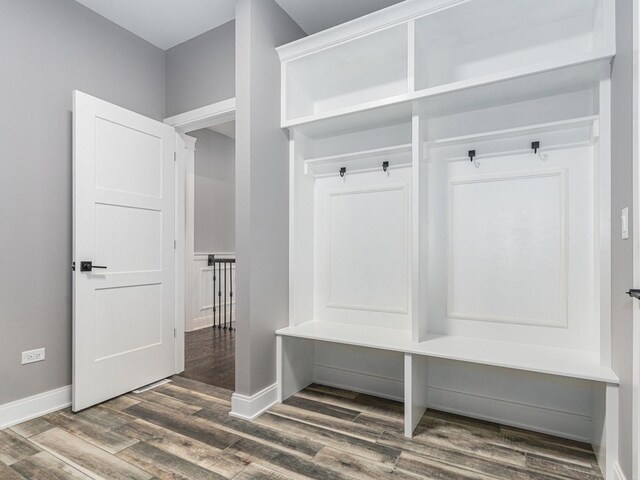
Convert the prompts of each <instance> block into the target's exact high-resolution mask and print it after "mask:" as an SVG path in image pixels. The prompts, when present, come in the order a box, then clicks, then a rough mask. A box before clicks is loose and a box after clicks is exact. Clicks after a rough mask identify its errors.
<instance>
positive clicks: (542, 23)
mask: <svg viewBox="0 0 640 480" xmlns="http://www.w3.org/2000/svg"><path fill="white" fill-rule="evenodd" d="M609 5H610V4H609V2H608V1H607V0H563V1H561V2H558V1H556V0H522V1H517V2H514V1H512V0H489V1H471V2H463V3H462V4H459V5H455V6H453V7H451V8H447V9H444V10H442V11H440V12H436V13H434V14H432V15H427V16H424V17H422V18H419V19H417V20H416V23H415V31H416V34H415V37H416V46H415V51H416V57H415V88H416V90H423V89H430V88H434V87H440V86H445V85H447V86H452V85H455V84H457V83H459V82H483V81H486V80H487V79H490V78H491V77H492V76H498V77H501V76H502V77H507V76H512V75H511V74H510V73H508V72H519V73H524V72H526V71H536V70H542V69H544V68H545V65H563V64H571V63H576V62H578V63H580V62H583V61H587V60H589V59H592V58H596V57H598V56H602V55H606V54H608V53H609V52H610V51H611V50H613V48H612V45H611V44H610V38H611V37H610V35H609V36H607V33H609V32H607V30H611V22H612V13H611V11H609V10H608V7H609ZM483 79H484V80H483Z"/></svg>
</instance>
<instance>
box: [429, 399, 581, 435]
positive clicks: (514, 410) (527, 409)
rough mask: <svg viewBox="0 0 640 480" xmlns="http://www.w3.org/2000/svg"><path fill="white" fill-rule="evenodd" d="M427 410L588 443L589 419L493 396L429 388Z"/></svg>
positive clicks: (575, 414)
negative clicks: (430, 409)
mask: <svg viewBox="0 0 640 480" xmlns="http://www.w3.org/2000/svg"><path fill="white" fill-rule="evenodd" d="M428 405H429V408H432V409H434V410H442V411H444V412H449V413H455V414H458V415H464V416H468V417H473V418H478V419H480V420H487V421H490V422H496V423H500V424H502V425H509V426H512V427H518V428H524V429H526V430H531V431H535V432H540V433H546V434H549V435H555V436H558V437H563V438H569V439H572V440H578V441H581V442H586V443H590V442H591V427H592V426H591V417H590V416H588V415H581V414H577V413H570V412H561V411H558V410H552V409H549V408H544V407H539V406H535V405H527V404H523V403H515V402H511V401H508V400H503V399H500V398H495V397H486V396H482V395H474V394H470V393H466V392H458V391H454V390H448V389H442V388H434V387H429V394H428Z"/></svg>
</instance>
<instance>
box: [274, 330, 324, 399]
mask: <svg viewBox="0 0 640 480" xmlns="http://www.w3.org/2000/svg"><path fill="white" fill-rule="evenodd" d="M276 340H277V362H278V365H277V368H278V398H279V401H280V402H283V401H285V400H286V399H287V398H289V397H290V396H292V395H295V394H296V393H298V392H299V391H300V390H303V389H304V388H306V387H308V386H309V385H311V383H313V363H314V361H313V360H314V356H315V342H314V341H313V340H304V339H298V338H289V337H282V336H278V337H277V339H276Z"/></svg>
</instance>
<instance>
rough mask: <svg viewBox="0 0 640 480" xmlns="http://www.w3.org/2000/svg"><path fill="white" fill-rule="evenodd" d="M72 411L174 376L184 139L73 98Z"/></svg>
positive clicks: (80, 96)
mask: <svg viewBox="0 0 640 480" xmlns="http://www.w3.org/2000/svg"><path fill="white" fill-rule="evenodd" d="M73 144H74V162H73V164H74V172H73V173H74V182H73V190H74V202H73V213H74V232H73V240H74V247H73V250H74V251H73V258H74V261H75V263H76V265H77V266H78V267H79V266H80V262H81V261H92V262H93V264H94V265H97V266H106V267H107V268H106V269H94V270H92V271H90V272H83V271H81V269H80V268H76V270H75V272H74V289H73V291H74V312H73V325H74V331H73V353H74V358H73V410H74V411H78V410H82V409H84V408H87V407H89V406H91V405H94V404H96V403H100V402H102V401H105V400H108V399H109V398H113V397H115V396H118V395H121V394H123V393H126V392H128V391H130V390H133V389H135V388H137V387H140V386H143V385H146V384H149V383H152V382H154V381H157V380H160V379H162V378H165V377H167V376H170V375H172V374H173V373H174V369H175V338H174V327H175V315H176V313H175V312H176V309H175V252H174V240H175V224H176V212H175V199H176V197H175V188H176V186H175V166H174V151H175V132H174V130H173V128H171V127H169V126H167V125H165V124H163V123H160V122H157V121H155V120H151V119H149V118H146V117H143V116H141V115H138V114H136V113H133V112H130V111H128V110H125V109H123V108H120V107H117V106H115V105H111V104H109V103H107V102H104V101H102V100H99V99H97V98H94V97H91V96H89V95H86V94H83V93H81V92H74V142H73Z"/></svg>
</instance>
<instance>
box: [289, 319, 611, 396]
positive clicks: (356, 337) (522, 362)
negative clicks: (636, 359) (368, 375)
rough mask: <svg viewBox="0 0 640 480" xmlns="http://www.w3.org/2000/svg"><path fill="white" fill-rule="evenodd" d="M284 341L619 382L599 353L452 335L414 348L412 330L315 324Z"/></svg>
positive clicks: (435, 337) (294, 329)
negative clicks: (293, 338) (604, 364)
mask: <svg viewBox="0 0 640 480" xmlns="http://www.w3.org/2000/svg"><path fill="white" fill-rule="evenodd" d="M276 334H277V335H279V336H286V337H295V338H304V339H308V340H319V341H323V342H332V343H340V344H345V345H354V346H359V347H368V348H376V349H380V350H390V351H395V352H404V353H413V354H416V355H424V356H427V357H435V358H443V359H447V360H457V361H462V362H471V363H479V364H482V365H491V366H494V367H504V368H512V369H516V370H527V371H531V372H537V373H545V374H549V375H558V376H564V377H571V378H580V379H583V380H593V381H596V382H605V383H613V384H617V383H618V378H617V376H616V375H615V374H614V373H613V370H612V369H611V368H610V367H603V366H601V365H600V362H599V358H598V356H597V354H595V353H592V352H589V351H586V350H573V349H568V348H558V347H547V346H539V345H529V344H526V343H513V342H499V341H495V340H483V339H478V338H470V337H459V336H453V335H432V336H431V337H430V338H429V339H427V340H425V341H423V342H420V343H415V342H413V341H412V340H411V333H410V332H409V331H405V330H401V329H395V328H381V327H369V326H363V325H349V324H339V323H335V322H323V321H312V322H306V323H303V324H301V325H297V326H295V327H286V328H283V329H281V330H278V331H277V332H276Z"/></svg>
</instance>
